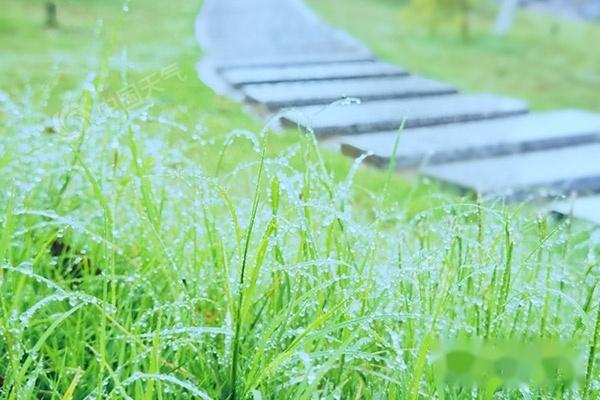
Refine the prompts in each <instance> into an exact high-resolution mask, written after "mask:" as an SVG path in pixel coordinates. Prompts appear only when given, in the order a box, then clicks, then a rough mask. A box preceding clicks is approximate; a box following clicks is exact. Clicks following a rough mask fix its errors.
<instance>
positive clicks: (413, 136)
mask: <svg viewBox="0 0 600 400" xmlns="http://www.w3.org/2000/svg"><path fill="white" fill-rule="evenodd" d="M396 137H397V132H382V133H369V134H363V135H356V136H348V137H345V138H344V139H343V141H342V144H341V149H342V151H343V152H344V153H345V154H348V155H351V156H353V157H357V156H359V155H362V154H365V153H371V156H369V158H368V161H369V162H372V163H374V164H376V165H388V163H389V161H390V159H391V157H392V156H393V147H394V143H395V141H396ZM589 142H600V114H594V113H590V112H584V111H577V110H564V111H553V112H546V113H537V114H526V115H520V116H515V117H509V118H501V119H496V120H488V121H477V122H468V123H464V124H455V125H447V126H436V127H426V128H415V129H407V130H405V131H404V132H402V133H401V134H400V139H399V143H398V149H397V151H396V158H397V159H396V165H397V166H398V168H405V167H414V166H418V165H420V164H421V163H427V164H437V163H441V162H448V161H457V160H462V159H474V158H483V157H493V156H499V155H505V154H511V153H522V152H529V151H535V150H544V149H549V148H556V147H563V146H568V145H577V144H583V143H589Z"/></svg>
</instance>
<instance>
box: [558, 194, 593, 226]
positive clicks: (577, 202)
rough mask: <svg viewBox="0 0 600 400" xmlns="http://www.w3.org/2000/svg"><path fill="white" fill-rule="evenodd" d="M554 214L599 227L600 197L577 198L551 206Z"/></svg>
mask: <svg viewBox="0 0 600 400" xmlns="http://www.w3.org/2000/svg"><path fill="white" fill-rule="evenodd" d="M550 209H551V210H552V211H554V212H556V213H559V214H562V215H565V216H573V217H574V218H577V219H582V220H585V221H589V222H593V223H594V224H598V225H600V196H598V195H596V196H587V197H577V198H574V199H569V200H564V201H559V202H555V203H553V204H551V206H550Z"/></svg>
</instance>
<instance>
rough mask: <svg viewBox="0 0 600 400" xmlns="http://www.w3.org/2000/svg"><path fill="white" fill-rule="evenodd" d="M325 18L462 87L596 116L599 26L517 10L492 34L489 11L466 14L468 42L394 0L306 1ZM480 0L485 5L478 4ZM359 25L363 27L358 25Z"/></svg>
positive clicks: (389, 55)
mask: <svg viewBox="0 0 600 400" xmlns="http://www.w3.org/2000/svg"><path fill="white" fill-rule="evenodd" d="M309 2H310V4H311V5H312V6H314V7H315V8H316V9H317V10H318V11H319V12H321V14H322V15H323V17H324V18H325V19H326V20H328V21H330V22H332V23H333V24H335V25H337V26H339V27H341V28H343V29H345V30H347V31H349V32H350V33H352V34H353V35H355V36H356V37H358V38H360V39H361V40H363V41H364V42H365V43H366V44H368V45H369V47H370V48H371V49H373V50H374V51H375V53H377V54H378V55H380V56H381V57H382V58H384V59H386V60H389V61H392V62H394V63H397V64H399V65H403V66H405V67H406V68H408V69H409V70H412V71H415V72H417V73H419V74H422V75H425V76H428V77H432V78H436V79H440V80H442V81H447V82H451V83H453V84H455V85H456V86H457V87H459V88H460V89H462V90H466V91H474V92H478V91H479V92H493V93H501V94H505V95H509V96H514V97H520V98H524V99H526V100H528V101H529V102H530V104H531V106H532V108H533V109H534V110H549V109H556V108H582V109H587V110H592V111H600V101H599V100H598V96H597V93H598V92H599V91H600V71H599V69H598V65H600V50H598V48H597V46H594V45H593V43H596V42H597V41H598V40H600V25H598V24H585V23H578V22H572V21H566V20H559V19H553V18H550V17H544V16H540V15H536V14H533V13H525V12H522V13H520V14H519V15H518V18H517V19H516V21H515V25H514V27H513V30H512V31H511V32H510V33H509V34H508V35H507V36H505V37H497V36H495V35H493V34H492V32H491V31H492V27H493V22H494V18H495V10H494V9H493V8H490V7H488V6H483V7H480V8H478V9H476V10H474V11H473V12H472V13H471V14H472V15H471V26H472V28H471V39H470V40H468V41H465V40H463V38H462V36H461V35H460V30H459V29H458V23H457V21H455V19H450V20H449V21H448V22H447V23H442V24H439V25H438V26H436V27H435V28H436V31H435V32H433V33H432V30H431V29H430V24H428V23H427V22H424V20H423V17H422V16H421V15H420V14H419V13H416V12H415V11H413V9H412V8H407V7H406V1H400V0H398V1H394V0H311V1H309ZM484 3H485V2H484ZM356 21H361V23H356Z"/></svg>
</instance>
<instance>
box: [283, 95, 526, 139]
mask: <svg viewBox="0 0 600 400" xmlns="http://www.w3.org/2000/svg"><path fill="white" fill-rule="evenodd" d="M527 112H528V107H527V104H526V103H525V102H523V101H521V100H516V99H512V98H508V97H502V96H494V95H490V94H470V95H467V94H460V95H448V96H438V97H425V98H419V99H407V100H385V101H373V102H368V103H363V104H350V105H329V106H305V107H297V108H294V109H291V110H288V111H287V112H285V113H284V114H283V116H282V122H283V123H284V124H286V125H288V126H302V127H304V128H307V129H311V130H312V131H314V132H315V134H317V135H335V134H339V135H349V134H358V133H365V132H376V131H384V130H395V129H398V128H399V127H400V126H401V124H402V122H403V121H405V124H404V126H405V127H406V128H413V127H422V126H432V125H440V124H450V123H458V122H465V121H476V120H483V119H490V118H498V117H506V116H512V115H519V114H525V113H527Z"/></svg>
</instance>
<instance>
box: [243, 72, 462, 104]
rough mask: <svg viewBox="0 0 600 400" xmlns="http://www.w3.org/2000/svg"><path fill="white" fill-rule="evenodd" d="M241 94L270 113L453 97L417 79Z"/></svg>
mask: <svg viewBox="0 0 600 400" xmlns="http://www.w3.org/2000/svg"><path fill="white" fill-rule="evenodd" d="M242 91H243V92H244V93H245V94H246V99H247V100H248V101H251V102H254V103H262V104H264V105H266V106H267V107H268V108H269V109H271V110H277V109H280V108H284V107H297V106H307V105H314V104H330V103H333V102H335V101H337V100H341V99H344V98H347V97H351V98H358V99H360V100H361V101H366V100H385V99H400V98H408V97H423V96H432V95H442V94H453V93H456V89H455V88H453V87H452V86H450V85H446V84H443V83H440V82H436V81H432V80H430V79H425V78H421V77H418V76H410V77H393V78H365V79H351V80H343V81H339V80H334V81H317V82H314V81H311V82H291V83H276V84H261V85H247V86H244V87H243V88H242Z"/></svg>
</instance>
